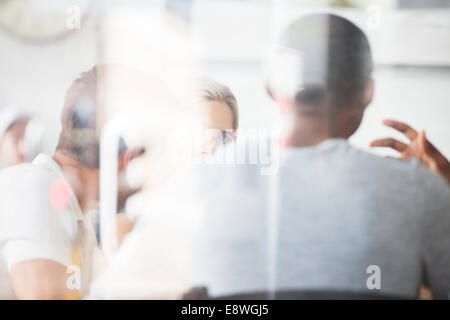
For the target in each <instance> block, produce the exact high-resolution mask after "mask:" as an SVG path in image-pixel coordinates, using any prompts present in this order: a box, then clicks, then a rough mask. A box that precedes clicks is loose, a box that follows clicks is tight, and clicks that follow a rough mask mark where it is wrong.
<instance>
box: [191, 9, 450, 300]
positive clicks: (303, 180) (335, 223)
mask: <svg viewBox="0 0 450 320" xmlns="http://www.w3.org/2000/svg"><path fill="white" fill-rule="evenodd" d="M279 45H280V48H281V49H280V50H282V53H280V56H281V57H285V58H286V55H288V56H290V58H289V59H285V60H284V61H285V62H286V61H295V60H296V57H295V55H298V57H297V58H298V59H300V60H301V63H294V64H293V65H292V66H291V68H295V67H298V66H301V68H299V69H298V70H297V72H298V75H299V77H298V79H300V80H298V81H299V82H298V83H294V85H293V83H290V84H289V85H287V84H286V83H284V84H285V85H286V86H285V87H283V84H281V83H279V82H277V81H280V79H279V78H280V77H276V76H275V77H274V80H273V81H269V83H268V91H269V93H270V95H271V96H272V98H273V99H274V100H275V102H277V104H278V105H279V106H280V108H281V109H280V110H281V111H282V114H283V117H284V118H285V119H288V120H289V123H290V124H291V127H290V128H289V130H287V131H286V132H285V135H284V137H283V143H284V145H286V146H287V148H286V150H284V152H282V154H281V155H280V166H279V169H278V172H277V174H276V175H273V176H264V175H261V171H260V168H258V166H252V165H247V166H243V165H240V166H239V165H238V166H221V167H217V166H210V167H209V168H208V167H207V168H205V167H202V168H201V169H200V172H199V177H200V178H199V180H198V181H199V190H200V198H201V199H202V201H201V203H202V210H203V211H204V212H206V213H207V214H206V215H205V219H204V221H203V222H202V225H201V227H200V228H199V230H200V231H199V232H197V233H196V235H195V237H194V241H193V243H194V244H195V246H194V251H193V252H194V254H193V258H192V261H194V263H193V264H192V266H191V271H192V274H191V279H192V282H193V284H194V285H196V286H201V285H204V286H207V287H208V289H209V292H210V294H211V295H213V296H223V295H233V294H238V293H249V292H255V291H267V290H273V289H274V288H276V289H277V290H333V291H344V292H356V293H379V294H382V295H386V296H397V297H407V298H411V297H417V295H418V292H419V288H420V286H421V285H426V286H428V287H429V288H430V289H431V291H432V293H433V296H434V297H435V298H441V299H442V298H444V299H447V298H448V295H449V294H450V189H449V186H448V184H447V182H446V181H445V180H444V179H443V178H442V177H441V176H439V175H437V174H435V173H432V172H431V171H429V170H428V169H427V168H425V167H424V166H422V164H421V163H419V161H417V159H412V160H409V161H408V162H406V161H399V160H395V159H387V158H381V157H378V156H375V155H372V154H369V153H366V152H363V151H360V150H358V149H356V148H354V147H352V146H351V145H350V144H349V143H348V142H347V139H348V138H349V137H350V136H351V135H352V134H353V133H354V132H355V131H356V130H357V128H358V126H359V124H360V121H361V119H362V117H363V114H364V110H365V108H366V107H367V106H368V105H369V104H370V102H371V100H372V97H373V91H374V90H373V89H374V84H373V80H372V77H371V73H372V69H373V63H372V57H371V50H370V46H369V43H368V41H367V38H366V36H365V35H364V33H363V32H362V31H361V30H360V29H359V28H358V27H356V26H355V25H354V24H352V23H351V22H349V21H348V20H346V19H344V18H341V17H338V16H335V15H329V14H313V15H307V16H304V17H302V18H300V19H298V20H297V21H296V22H294V23H293V24H291V25H290V26H289V27H288V28H287V29H286V30H285V32H284V33H283V34H282V37H281V39H280V41H279ZM275 65H276V66H278V67H279V66H286V63H285V64H282V63H280V64H275ZM274 72H276V73H278V74H279V75H282V74H285V75H286V77H285V78H288V76H289V74H292V69H291V70H275V71H274ZM285 80H286V79H285ZM289 88H296V89H295V91H293V92H289V90H288V89H289Z"/></svg>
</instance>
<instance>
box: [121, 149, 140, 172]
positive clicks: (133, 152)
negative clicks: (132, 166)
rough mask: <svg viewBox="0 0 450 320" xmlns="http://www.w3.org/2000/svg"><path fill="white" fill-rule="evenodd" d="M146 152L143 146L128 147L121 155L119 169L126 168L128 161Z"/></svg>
mask: <svg viewBox="0 0 450 320" xmlns="http://www.w3.org/2000/svg"><path fill="white" fill-rule="evenodd" d="M144 153H145V149H144V148H141V147H135V148H131V149H127V150H125V151H124V152H122V153H121V154H120V156H119V170H124V169H126V167H127V166H128V163H129V162H130V161H131V160H133V159H134V158H136V157H139V156H140V155H142V154H144Z"/></svg>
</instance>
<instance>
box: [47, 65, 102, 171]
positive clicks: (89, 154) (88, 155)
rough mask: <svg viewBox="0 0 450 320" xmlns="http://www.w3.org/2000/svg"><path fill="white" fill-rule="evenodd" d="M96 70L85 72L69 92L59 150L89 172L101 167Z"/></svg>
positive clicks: (65, 103) (62, 118)
mask: <svg viewBox="0 0 450 320" xmlns="http://www.w3.org/2000/svg"><path fill="white" fill-rule="evenodd" d="M96 114H97V68H96V67H94V68H93V69H91V70H89V71H87V72H84V73H82V74H81V75H80V77H79V78H78V79H76V80H75V81H74V82H73V84H72V86H71V87H70V88H69V89H68V90H67V93H66V96H65V101H64V107H63V110H62V114H61V125H62V129H61V134H60V137H59V142H58V146H57V148H56V149H57V150H59V151H61V152H63V153H65V154H66V155H68V156H69V157H71V158H73V159H74V160H76V161H78V162H79V163H80V164H81V165H82V166H84V167H86V168H89V169H97V168H98V167H99V141H98V138H97V134H96V122H97V121H96V119H97V117H96Z"/></svg>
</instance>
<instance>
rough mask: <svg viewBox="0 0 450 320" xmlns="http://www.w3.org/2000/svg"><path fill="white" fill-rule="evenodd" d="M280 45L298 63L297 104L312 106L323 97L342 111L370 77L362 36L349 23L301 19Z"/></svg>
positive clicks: (370, 64)
mask: <svg viewBox="0 0 450 320" xmlns="http://www.w3.org/2000/svg"><path fill="white" fill-rule="evenodd" d="M280 45H282V46H283V47H287V48H289V49H293V50H294V51H295V52H298V53H299V55H300V57H301V59H302V70H301V73H302V74H301V76H302V77H301V78H302V84H301V88H299V90H298V91H297V93H296V97H295V99H296V102H297V103H298V104H310V105H315V104H317V103H319V101H322V99H323V98H324V97H325V96H326V97H327V98H328V101H329V104H330V106H332V107H345V106H346V105H348V104H349V103H351V101H352V99H354V98H355V96H356V95H357V94H359V93H361V92H362V90H363V89H364V88H365V87H366V86H367V84H368V82H369V81H370V79H371V77H372V71H373V61H372V53H371V49H370V45H369V41H368V39H367V37H366V35H365V34H364V32H363V31H362V30H361V29H360V28H359V27H357V26H356V25H355V24H353V23H352V22H350V21H349V20H347V19H345V18H343V17H340V16H337V15H334V14H327V13H317V14H309V15H305V16H303V17H301V18H299V19H298V20H296V21H295V22H293V23H292V24H291V25H289V26H288V27H287V28H286V30H285V31H284V32H283V33H282V35H281V38H280Z"/></svg>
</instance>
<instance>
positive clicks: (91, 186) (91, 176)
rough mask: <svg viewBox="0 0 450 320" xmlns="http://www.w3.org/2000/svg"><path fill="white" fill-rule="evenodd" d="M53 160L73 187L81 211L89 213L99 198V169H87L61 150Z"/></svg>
mask: <svg viewBox="0 0 450 320" xmlns="http://www.w3.org/2000/svg"><path fill="white" fill-rule="evenodd" d="M53 160H55V161H56V163H58V165H59V166H60V167H61V170H62V171H63V173H64V176H65V178H66V180H67V181H68V182H69V184H70V185H71V187H72V190H73V192H74V194H75V196H76V198H77V201H78V204H79V205H80V208H81V211H82V212H83V213H84V212H87V211H88V210H89V209H90V208H91V207H92V204H93V202H95V201H96V200H97V198H98V179H99V174H98V169H88V168H85V167H83V166H82V165H81V164H80V163H79V162H78V161H76V160H74V159H73V158H71V157H70V156H68V155H66V154H65V153H63V152H61V151H59V150H57V151H56V152H55V154H54V155H53Z"/></svg>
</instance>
